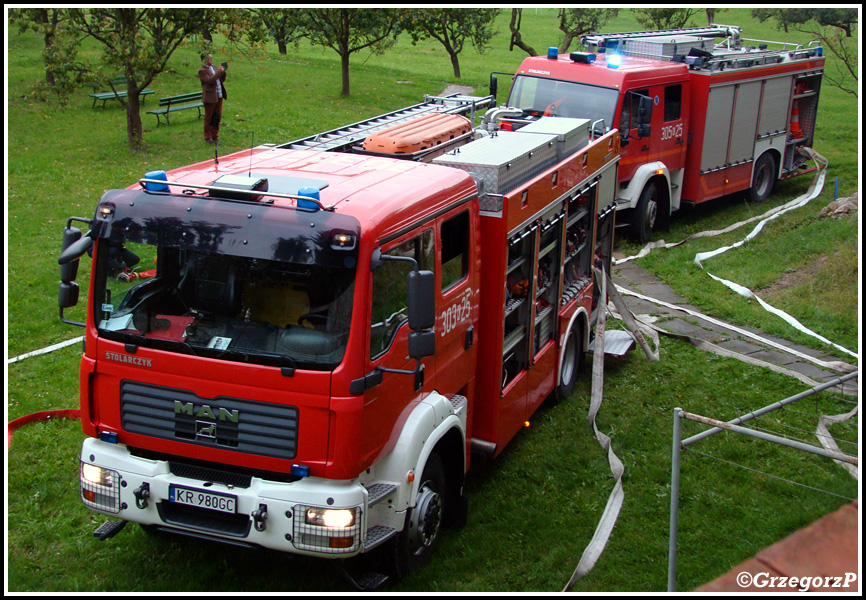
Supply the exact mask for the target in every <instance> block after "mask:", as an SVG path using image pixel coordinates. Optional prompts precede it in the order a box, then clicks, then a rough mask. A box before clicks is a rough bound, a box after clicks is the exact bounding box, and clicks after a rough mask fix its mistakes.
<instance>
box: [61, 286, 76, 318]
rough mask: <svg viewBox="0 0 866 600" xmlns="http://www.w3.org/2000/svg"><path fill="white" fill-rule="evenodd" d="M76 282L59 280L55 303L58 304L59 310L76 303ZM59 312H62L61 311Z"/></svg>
mask: <svg viewBox="0 0 866 600" xmlns="http://www.w3.org/2000/svg"><path fill="white" fill-rule="evenodd" d="M78 291H79V288H78V284H77V283H75V282H74V281H61V282H60V289H59V290H57V304H59V305H60V310H61V311H62V310H63V309H64V308H72V307H73V306H75V305H76V304H78ZM61 314H63V313H62V312H61Z"/></svg>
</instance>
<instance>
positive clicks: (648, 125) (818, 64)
mask: <svg viewBox="0 0 866 600" xmlns="http://www.w3.org/2000/svg"><path fill="white" fill-rule="evenodd" d="M715 38H723V39H722V41H721V42H719V43H716V42H715ZM581 41H582V43H583V44H585V45H586V46H588V47H590V48H597V50H598V53H597V54H593V53H588V52H572V53H571V54H570V55H569V56H567V57H566V56H558V53H557V52H556V48H551V52H550V53H549V54H548V55H547V56H546V57H545V56H539V57H532V58H527V59H526V60H524V61H523V63H522V64H521V65H520V68H519V70H518V72H517V73H516V75H515V78H514V82H513V84H512V86H511V91H510V94H509V96H508V101H507V106H509V107H512V108H514V109H516V110H515V111H514V113H513V119H512V124H511V125H510V127H511V128H512V129H513V130H517V129H519V127H520V126H522V125H523V124H524V123H526V122H527V121H531V120H534V119H536V118H538V117H540V116H542V115H544V116H564V117H572V118H587V119H590V120H591V121H592V122H593V126H592V131H593V132H603V131H607V130H609V129H610V128H616V129H618V130H619V132H620V135H621V136H622V147H623V149H622V161H621V164H620V172H619V177H620V189H619V192H618V197H617V210H618V211H623V214H621V215H620V216H619V217H617V224H618V226H619V225H623V226H627V227H628V228H629V229H630V233H631V235H632V237H634V238H636V239H637V240H639V241H644V242H645V241H647V240H648V239H649V237H650V234H651V232H652V230H653V228H655V227H656V226H657V225H660V226H665V225H667V223H668V220H669V217H670V214H671V213H672V212H673V211H675V210H678V209H679V208H680V206H681V205H683V204H685V203H700V202H705V201H707V200H712V199H714V198H718V197H720V196H723V195H727V194H732V193H735V192H741V191H744V190H747V191H748V194H749V196H750V198H751V200H752V201H756V202H760V201H763V200H765V199H766V198H767V196H769V194H770V193H771V192H772V190H773V186H774V184H775V181H776V180H777V179H778V178H787V177H791V176H793V175H796V174H798V173H802V172H804V171H803V169H804V167H805V163H806V159H807V155H806V154H805V153H803V152H801V151H800V148H802V147H804V146H811V144H812V140H813V137H814V133H815V119H816V115H817V110H818V94H819V91H820V86H821V78H822V76H823V70H824V58H823V57H822V48H821V47H819V46H815V45H810V46H809V47H805V48H804V47H800V46H795V45H793V44H785V43H780V42H764V41H754V40H744V39H742V38H741V37H740V29H739V28H738V27H732V26H727V25H716V26H712V27H700V28H689V29H676V30H663V31H643V32H633V33H613V34H592V35H588V36H584V37H583V38H582V40H581ZM749 43H752V44H753V45H748V44H749ZM770 44H772V45H773V46H774V47H773V48H770V47H769V45H770ZM491 84H492V85H491V87H493V86H495V78H493V79H492V82H491ZM494 93H495V92H494Z"/></svg>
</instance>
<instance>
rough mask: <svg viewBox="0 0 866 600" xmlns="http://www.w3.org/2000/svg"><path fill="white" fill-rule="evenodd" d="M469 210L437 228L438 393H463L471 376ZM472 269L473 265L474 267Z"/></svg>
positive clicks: (474, 280)
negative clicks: (438, 282)
mask: <svg viewBox="0 0 866 600" xmlns="http://www.w3.org/2000/svg"><path fill="white" fill-rule="evenodd" d="M472 209H473V206H472V205H464V206H462V207H461V208H459V209H457V210H455V211H452V212H451V213H449V214H446V215H444V216H443V217H442V219H441V223H440V225H439V239H440V243H439V245H438V246H439V252H438V261H437V265H436V266H437V269H438V271H439V273H440V274H441V278H440V285H439V290H440V292H439V294H437V296H438V297H437V299H436V311H437V316H436V370H435V375H434V374H433V373H428V377H431V378H432V377H434V376H435V377H436V380H435V383H434V385H435V388H436V389H437V390H438V391H439V392H440V393H442V394H444V395H446V396H450V395H452V394H457V393H462V395H466V394H467V390H465V389H464V388H465V386H466V384H467V382H469V381H470V380H471V379H472V377H473V376H474V372H475V352H476V350H475V348H476V346H477V343H478V340H477V335H478V332H477V331H475V328H474V326H473V323H475V322H476V321H477V319H478V314H479V308H478V300H479V299H478V296H477V293H476V292H477V290H478V286H479V282H478V277H479V272H480V269H479V267H478V265H477V260H478V254H479V248H478V247H477V243H478V232H477V231H476V230H474V228H473V227H472V223H473V218H474V219H475V220H477V219H478V216H477V214H475V215H473V214H472ZM473 265H474V266H473Z"/></svg>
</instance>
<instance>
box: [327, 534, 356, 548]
mask: <svg viewBox="0 0 866 600" xmlns="http://www.w3.org/2000/svg"><path fill="white" fill-rule="evenodd" d="M354 545H355V538H354V537H352V536H349V537H332V538H328V547H329V548H351V547H352V546H354Z"/></svg>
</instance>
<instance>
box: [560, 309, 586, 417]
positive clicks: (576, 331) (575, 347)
mask: <svg viewBox="0 0 866 600" xmlns="http://www.w3.org/2000/svg"><path fill="white" fill-rule="evenodd" d="M562 352H563V356H562V369H561V370H560V372H559V384H558V385H557V386H556V390H555V392H554V398H555V399H556V401H557V402H562V401H563V400H565V399H566V398H568V397H569V396H570V395H571V392H572V391H573V390H574V384H575V382H576V381H577V377H578V375H580V373H581V372H582V371H583V365H584V349H583V323H578V324H576V325H575V327H573V328H572V330H571V332H570V333H569V334H568V339H567V340H565V347H564V348H563V350H562Z"/></svg>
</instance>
